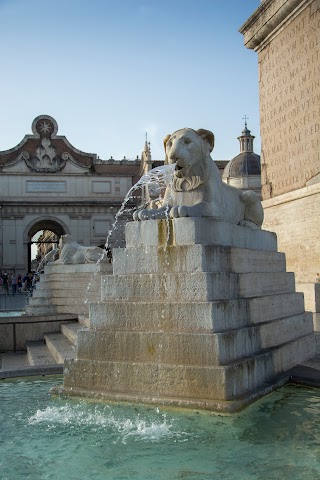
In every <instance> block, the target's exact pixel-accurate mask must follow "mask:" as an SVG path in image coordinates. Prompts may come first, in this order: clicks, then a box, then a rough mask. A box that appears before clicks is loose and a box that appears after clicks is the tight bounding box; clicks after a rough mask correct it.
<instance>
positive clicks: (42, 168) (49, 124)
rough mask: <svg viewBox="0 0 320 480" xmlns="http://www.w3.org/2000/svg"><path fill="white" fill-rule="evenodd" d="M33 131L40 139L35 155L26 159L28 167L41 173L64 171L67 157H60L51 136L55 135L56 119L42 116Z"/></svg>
mask: <svg viewBox="0 0 320 480" xmlns="http://www.w3.org/2000/svg"><path fill="white" fill-rule="evenodd" d="M32 130H33V132H34V133H35V135H37V136H38V137H39V138H40V143H39V144H38V146H37V148H36V151H35V154H30V156H29V157H28V158H26V157H24V160H25V162H26V164H27V166H28V167H29V168H30V169H31V170H34V171H35V172H40V173H54V172H58V171H59V170H62V169H63V168H64V167H65V166H66V163H67V159H68V158H67V156H66V155H65V154H62V156H61V157H60V156H59V155H57V151H56V149H55V148H54V146H53V144H52V141H51V136H52V135H55V133H56V131H57V126H56V125H55V123H54V119H52V118H51V117H49V116H45V115H44V116H40V117H38V118H37V119H36V121H35V122H34V124H33V126H32Z"/></svg>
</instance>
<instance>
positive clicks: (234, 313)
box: [63, 218, 315, 411]
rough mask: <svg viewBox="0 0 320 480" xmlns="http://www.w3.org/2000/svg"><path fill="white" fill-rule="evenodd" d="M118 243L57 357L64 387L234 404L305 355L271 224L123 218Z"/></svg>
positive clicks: (308, 351) (304, 331)
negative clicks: (63, 358) (73, 343)
mask: <svg viewBox="0 0 320 480" xmlns="http://www.w3.org/2000/svg"><path fill="white" fill-rule="evenodd" d="M166 242H167V245H166ZM209 243H212V244H211V245H210V246H209V245H208V244H209ZM126 244H127V248H126V249H116V250H115V251H114V261H113V268H114V275H112V276H106V275H103V276H102V286H101V301H100V302H93V303H92V304H91V305H90V310H89V313H90V328H89V329H88V330H87V331H81V332H79V335H78V341H77V355H76V358H75V359H74V360H70V361H67V362H66V365H67V369H66V370H67V374H66V375H65V378H64V387H63V389H64V391H65V392H66V393H69V394H71V395H72V394H80V395H89V396H100V395H101V396H103V397H104V398H110V399H113V400H116V399H122V400H130V401H141V400H142V401H145V402H148V403H161V404H174V405H183V406H190V405H198V406H201V408H209V409H214V410H221V409H222V410H224V411H231V410H235V409H238V408H239V405H244V404H246V402H249V401H252V399H254V398H257V396H259V395H260V396H261V395H263V394H265V392H266V391H267V388H270V385H272V384H273V385H276V384H278V382H279V381H280V378H284V377H283V375H285V373H286V372H287V371H288V370H290V369H291V368H292V367H294V366H295V365H297V364H298V363H302V362H303V361H304V360H305V359H306V358H310V357H311V356H313V355H314V353H315V337H314V334H313V322H312V317H311V315H310V314H309V313H307V312H305V308H304V300H303V295H301V294H299V293H296V292H295V279H294V275H293V273H290V272H286V270H285V257H284V255H283V254H279V253H278V252H277V245H276V237H275V235H273V234H271V233H270V232H263V231H259V230H252V229H250V228H245V227H239V226H237V225H227V224H223V223H222V222H215V221H213V220H211V219H203V218H201V219H198V218H185V219H174V220H170V221H167V222H165V221H155V220H151V221H146V222H132V223H129V224H127V226H126ZM266 385H269V387H266ZM268 391H270V390H268ZM263 392H264V393H263ZM250 398H251V400H250ZM195 399H196V400H195ZM226 402H227V403H228V402H231V403H229V404H228V405H226Z"/></svg>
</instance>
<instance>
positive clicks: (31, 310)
mask: <svg viewBox="0 0 320 480" xmlns="http://www.w3.org/2000/svg"><path fill="white" fill-rule="evenodd" d="M110 273H112V265H110V264H109V263H100V264H97V265H96V264H83V265H62V264H54V263H52V264H49V265H46V266H45V267H44V273H43V274H42V275H41V276H40V281H39V282H38V283H37V285H36V289H35V290H34V291H33V294H32V297H31V298H30V300H29V304H28V305H27V306H26V307H25V309H24V310H25V313H26V314H27V315H52V314H56V313H66V314H69V313H74V314H77V315H84V316H88V315H89V303H90V302H93V301H98V300H100V298H101V276H102V274H104V275H106V274H110Z"/></svg>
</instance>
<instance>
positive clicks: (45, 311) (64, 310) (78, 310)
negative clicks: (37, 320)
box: [24, 303, 89, 315]
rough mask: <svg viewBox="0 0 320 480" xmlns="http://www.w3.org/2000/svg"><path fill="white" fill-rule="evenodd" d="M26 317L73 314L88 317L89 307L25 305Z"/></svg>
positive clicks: (78, 305)
mask: <svg viewBox="0 0 320 480" xmlns="http://www.w3.org/2000/svg"><path fill="white" fill-rule="evenodd" d="M24 311H25V313H26V314H27V315H55V314H68V315H69V314H74V315H88V311H89V306H88V303H87V304H77V305H74V306H70V305H43V304H41V305H33V304H30V305H27V306H26V307H25V309H24Z"/></svg>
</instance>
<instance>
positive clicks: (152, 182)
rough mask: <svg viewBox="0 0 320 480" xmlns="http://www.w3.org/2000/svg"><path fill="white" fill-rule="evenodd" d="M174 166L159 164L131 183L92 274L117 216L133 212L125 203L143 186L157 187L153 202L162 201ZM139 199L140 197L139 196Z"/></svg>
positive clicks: (144, 206) (117, 220) (108, 238)
mask: <svg viewBox="0 0 320 480" xmlns="http://www.w3.org/2000/svg"><path fill="white" fill-rule="evenodd" d="M175 166H176V164H175V163H173V164H170V165H161V166H159V167H155V168H153V169H152V170H150V171H149V172H147V173H145V174H144V175H143V176H142V177H141V178H140V179H139V180H138V182H137V183H136V184H135V185H133V186H132V187H131V188H130V190H129V191H128V192H127V194H126V196H125V198H124V200H123V202H122V205H121V207H120V209H119V210H118V212H117V213H116V216H115V219H114V222H113V224H112V226H111V228H110V230H109V232H108V235H107V239H106V242H105V244H104V254H103V255H102V256H101V258H100V259H99V260H98V261H97V264H96V270H95V273H94V276H95V275H96V274H97V273H98V270H99V264H100V262H101V261H102V260H103V259H104V258H105V256H106V254H107V249H108V248H109V242H110V238H111V235H112V234H113V233H114V232H115V230H116V229H117V226H118V222H119V218H120V217H121V216H122V215H123V214H125V213H128V214H130V215H133V213H134V209H133V208H127V205H128V203H129V202H130V200H132V199H133V198H134V195H133V194H134V192H135V191H136V190H138V189H140V188H143V187H146V186H147V187H149V188H155V187H157V189H158V190H159V192H160V193H159V195H158V197H157V198H155V199H153V202H161V203H162V201H163V196H162V192H163V190H164V189H166V188H167V187H168V188H169V189H171V188H172V182H173V173H174V169H175ZM140 199H141V197H140ZM168 200H169V199H168ZM168 200H167V204H166V222H167V223H168V225H167V239H166V240H167V241H166V243H168V241H169V213H170V212H169V203H168ZM148 203H149V200H148V201H145V202H144V203H141V204H140V205H139V206H138V207H137V209H138V210H142V209H144V208H146V207H147V206H148ZM92 282H93V279H92V280H91V281H90V282H89V283H88V286H87V293H89V291H90V287H91V285H92ZM84 303H88V298H86V299H85V300H84Z"/></svg>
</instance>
